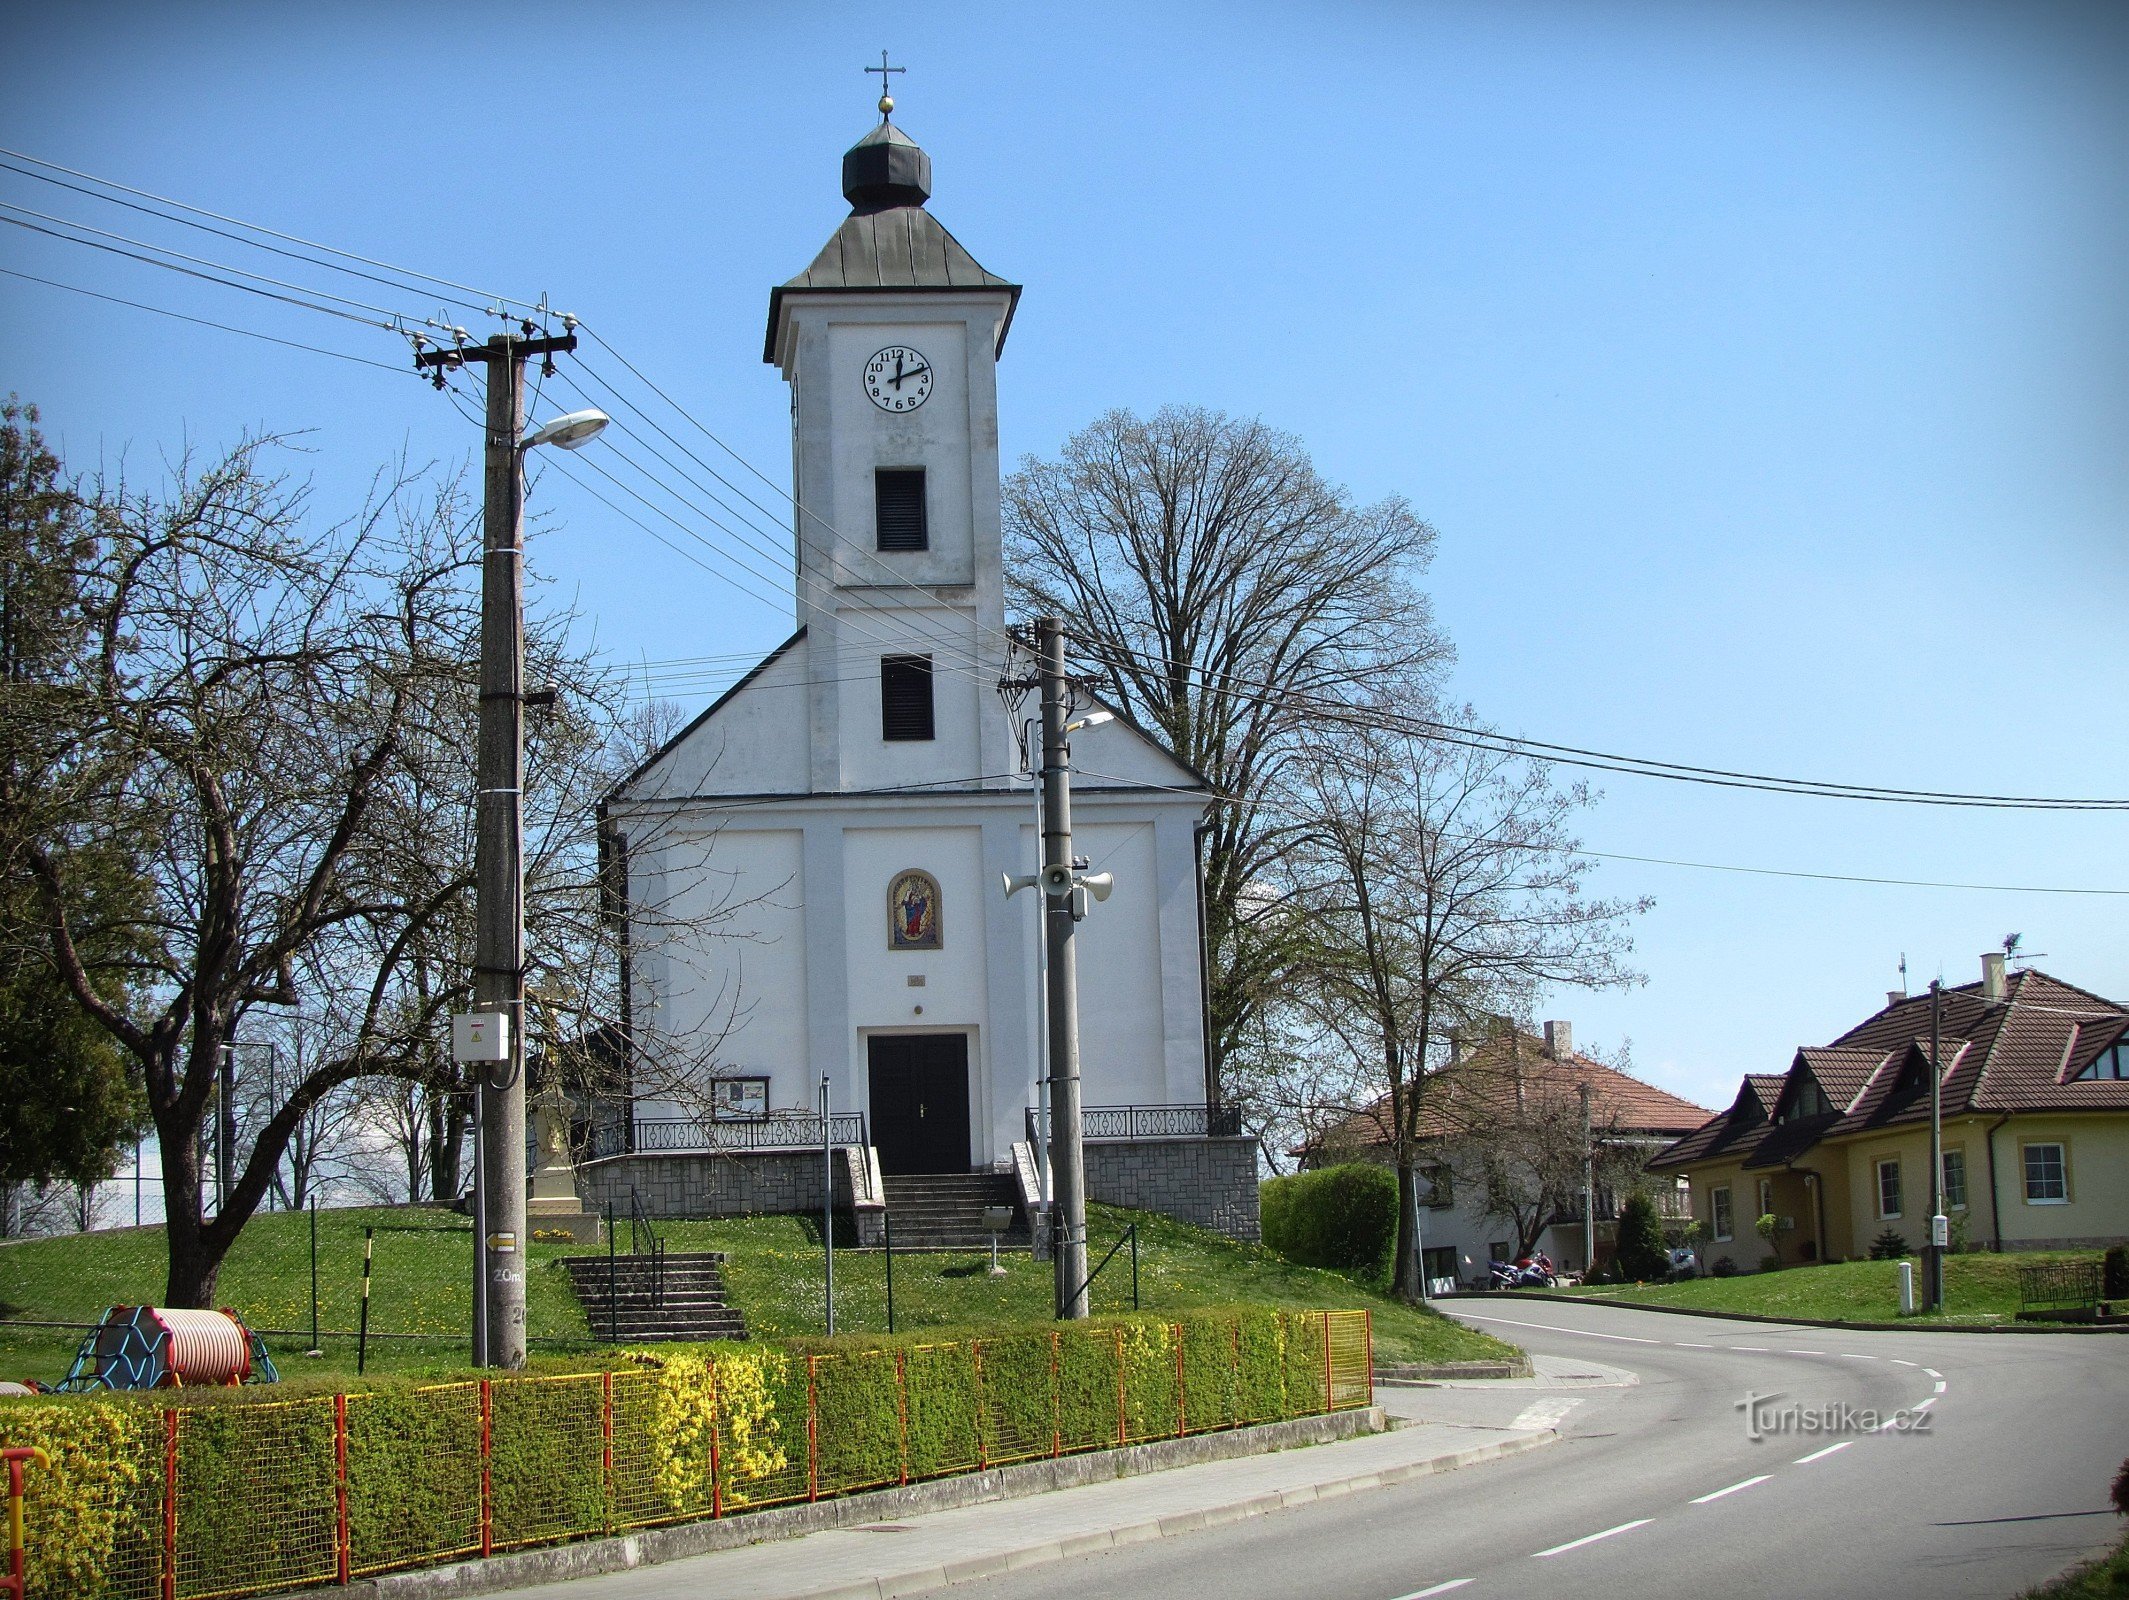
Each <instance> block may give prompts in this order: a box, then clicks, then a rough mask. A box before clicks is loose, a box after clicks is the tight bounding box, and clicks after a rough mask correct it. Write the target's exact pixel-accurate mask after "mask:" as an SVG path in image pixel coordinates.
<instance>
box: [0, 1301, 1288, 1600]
mask: <svg viewBox="0 0 2129 1600" xmlns="http://www.w3.org/2000/svg"><path fill="white" fill-rule="evenodd" d="M1323 1349H1324V1346H1323V1337H1322V1322H1321V1320H1320V1318H1319V1317H1318V1316H1317V1315H1315V1314H1311V1313H1297V1312H1287V1311H1278V1310H1273V1309H1269V1308H1262V1307H1240V1308H1233V1309H1225V1310H1201V1311H1190V1312H1184V1313H1181V1314H1178V1315H1175V1316H1155V1315H1140V1316H1124V1317H1111V1318H1102V1319H1098V1320H1095V1321H1091V1322H1085V1323H1077V1324H1073V1325H1070V1326H1065V1327H1058V1326H1055V1325H1052V1324H1047V1323H1045V1324H1040V1325H1036V1326H1028V1327H1020V1328H1011V1329H1002V1330H996V1331H989V1332H980V1333H978V1332H970V1333H967V1334H963V1335H947V1336H943V1337H942V1336H940V1335H939V1334H936V1333H932V1334H927V1335H924V1336H911V1337H903V1338H888V1339H879V1338H873V1337H846V1338H841V1339H832V1340H831V1339H812V1340H785V1341H780V1342H778V1343H774V1344H771V1343H766V1342H761V1343H740V1344H713V1345H662V1346H656V1347H649V1348H644V1349H639V1350H634V1351H630V1352H626V1353H616V1354H615V1356H614V1357H613V1359H612V1360H611V1361H610V1363H608V1364H606V1365H604V1366H602V1367H600V1368H598V1369H597V1370H592V1371H578V1372H567V1371H552V1372H547V1371H542V1372H537V1373H528V1374H524V1375H521V1376H517V1377H511V1378H497V1379H495V1380H493V1381H492V1382H491V1383H490V1385H489V1395H490V1399H489V1402H488V1405H487V1409H486V1414H485V1418H484V1415H483V1409H482V1404H481V1398H480V1396H481V1386H480V1384H479V1383H478V1382H476V1381H472V1380H470V1379H469V1380H460V1381H455V1382H449V1383H435V1382H428V1383H421V1382H416V1381H414V1380H411V1379H399V1378H380V1379H374V1380H371V1381H369V1382H367V1383H365V1384H364V1385H363V1387H362V1388H361V1389H360V1390H359V1391H354V1392H350V1393H348V1394H347V1395H346V1396H345V1401H344V1407H345V1414H346V1419H347V1423H346V1433H345V1439H344V1444H345V1475H344V1479H343V1477H342V1471H341V1466H340V1457H341V1449H340V1447H341V1443H342V1441H341V1438H340V1436H339V1435H338V1433H337V1430H336V1425H335V1416H336V1405H337V1404H339V1402H336V1400H335V1398H334V1395H333V1393H332V1392H331V1388H330V1385H329V1384H326V1383H324V1382H322V1381H321V1380H316V1379H312V1380H304V1381H299V1382H294V1383H286V1384H282V1385H279V1386H278V1387H274V1388H265V1387H262V1388H253V1389H243V1390H219V1391H201V1390H184V1391H164V1392H161V1393H157V1394H150V1395H110V1394H105V1395H84V1396H52V1397H46V1396H39V1397H35V1398H31V1399H17V1400H0V1444H6V1445H17V1444H36V1445H41V1446H42V1447H43V1448H44V1449H45V1450H47V1451H48V1452H50V1454H51V1456H52V1466H51V1468H50V1469H49V1470H33V1471H32V1472H31V1473H30V1476H29V1498H28V1520H29V1530H30V1552H31V1553H30V1568H29V1573H30V1584H31V1593H32V1594H34V1595H36V1596H38V1597H40V1600H45V1597H52V1600H105V1597H107V1596H110V1597H116V1596H121V1595H129V1596H131V1595H139V1594H144V1593H153V1592H155V1589H156V1588H157V1586H158V1585H159V1581H160V1577H161V1571H162V1561H163V1548H164V1525H163V1506H162V1500H161V1494H162V1484H163V1476H164V1463H165V1450H166V1448H167V1440H168V1435H167V1432H166V1428H167V1426H168V1425H167V1424H166V1421H165V1414H166V1412H173V1411H174V1413H175V1416H176V1437H177V1445H178V1474H177V1487H178V1499H177V1517H178V1539H177V1544H178V1581H179V1588H180V1592H181V1593H188V1592H189V1593H210V1592H217V1591H222V1590H227V1589H232V1588H239V1587H281V1588H288V1587H296V1586H300V1585H302V1584H306V1583H315V1582H320V1581H326V1580H329V1579H330V1577H331V1576H332V1567H333V1564H334V1560H335V1558H336V1556H337V1553H338V1548H339V1544H338V1540H339V1536H338V1533H337V1531H336V1530H337V1526H338V1516H339V1510H338V1502H339V1498H340V1496H341V1495H342V1494H343V1493H344V1495H345V1500H346V1526H347V1541H346V1542H347V1551H346V1556H347V1560H348V1564H349V1569H350V1572H351V1575H354V1576H361V1575H362V1574H364V1573H368V1572H377V1571H384V1570H389V1569H392V1568H396V1567H406V1566H415V1565H419V1564H422V1563H424V1562H428V1561H438V1560H443V1559H447V1558H450V1557H453V1556H458V1555H463V1554H466V1553H469V1552H474V1551H477V1550H479V1548H480V1546H481V1541H482V1506H483V1470H484V1468H485V1475H486V1506H487V1512H488V1518H489V1529H488V1532H489V1535H490V1538H491V1541H492V1545H493V1547H494V1548H496V1549H505V1548H509V1547H512V1546H516V1545H524V1544H531V1543H538V1542H542V1541H551V1540H556V1539H565V1538H572V1537H580V1536H584V1535H588V1534H597V1533H603V1532H611V1531H613V1530H615V1529H618V1528H623V1527H630V1526H639V1525H644V1524H649V1523H656V1522H671V1521H681V1520H686V1519H689V1518H694V1517H701V1516H707V1515H711V1514H713V1512H714V1511H715V1510H717V1509H720V1508H721V1509H722V1510H723V1511H724V1512H727V1513H730V1512H737V1511H744V1510H746V1509H749V1508H752V1507H758V1506H766V1505H773V1504H777V1503H780V1502H784V1501H788V1500H796V1499H803V1498H805V1497H807V1496H808V1495H809V1494H814V1493H817V1494H819V1495H822V1496H828V1495H835V1494H843V1493H849V1492H852V1491H854V1490H858V1489H863V1488H868V1487H872V1486H875V1485H881V1484H888V1483H896V1482H901V1481H904V1480H915V1479H920V1478H931V1477H941V1476H945V1475H948V1474H952V1473H956V1472H966V1471H971V1470H974V1469H976V1468H977V1467H979V1466H986V1465H988V1466H996V1465H1001V1464H1004V1463H1007V1462H1011V1461H1018V1460H1027V1459H1030V1458H1032V1457H1036V1456H1046V1455H1049V1454H1051V1453H1053V1452H1055V1451H1059V1450H1062V1451H1066V1452H1070V1451H1074V1450H1088V1449H1101V1448H1106V1447H1111V1446H1114V1445H1115V1444H1117V1443H1118V1442H1119V1439H1120V1438H1121V1439H1123V1440H1125V1441H1136V1440H1140V1439H1157V1438H1166V1437H1172V1436H1174V1435H1175V1434H1176V1433H1177V1432H1178V1431H1179V1430H1182V1429H1184V1428H1186V1427H1187V1429H1188V1430H1189V1431H1192V1432H1196V1431H1200V1430H1202V1429H1206V1428H1214V1427H1227V1426H1234V1425H1238V1424H1242V1423H1248V1422H1263V1421H1272V1420H1276V1419H1279V1418H1284V1417H1292V1416H1301V1415H1307V1414H1311V1413H1314V1412H1318V1411H1321V1410H1323V1409H1324V1408H1325V1405H1324V1402H1325V1385H1324V1370H1323V1359H1324V1357H1323ZM809 1422H816V1423H817V1426H813V1427H809ZM484 1439H485V1441H486V1443H485V1450H484V1448H483V1440H484Z"/></svg>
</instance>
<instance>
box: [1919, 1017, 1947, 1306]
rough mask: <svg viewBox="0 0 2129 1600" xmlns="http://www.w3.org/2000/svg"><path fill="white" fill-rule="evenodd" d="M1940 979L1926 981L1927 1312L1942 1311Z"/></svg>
mask: <svg viewBox="0 0 2129 1600" xmlns="http://www.w3.org/2000/svg"><path fill="white" fill-rule="evenodd" d="M1943 1005H1944V980H1943V979H1941V978H1932V979H1930V981H1929V1248H1928V1249H1927V1250H1925V1251H1924V1252H1923V1257H1922V1259H1923V1263H1924V1266H1923V1282H1922V1298H1923V1300H1924V1302H1925V1303H1926V1305H1927V1306H1928V1309H1930V1310H1931V1311H1942V1310H1943V1309H1944V1246H1943V1245H1941V1244H1940V1243H1938V1242H1937V1226H1938V1222H1939V1220H1940V1219H1941V1218H1942V1216H1943V1214H1944V1105H1943V1100H1944V1092H1943V1091H1944V1073H1943V1071H1942V1069H1941V1068H1939V1066H1938V1065H1937V1049H1938V1044H1939V1042H1940V1030H1941V1023H1942V1011H1943Z"/></svg>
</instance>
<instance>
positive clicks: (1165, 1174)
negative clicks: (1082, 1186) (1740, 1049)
mask: <svg viewBox="0 0 2129 1600" xmlns="http://www.w3.org/2000/svg"><path fill="white" fill-rule="evenodd" d="M1085 1148H1086V1164H1087V1198H1088V1199H1089V1200H1098V1201H1100V1202H1101V1203H1102V1204H1103V1205H1111V1206H1130V1207H1132V1208H1133V1209H1135V1210H1139V1211H1158V1212H1161V1213H1162V1214H1163V1215H1165V1216H1170V1217H1174V1218H1176V1219H1177V1220H1178V1221H1181V1222H1192V1223H1196V1224H1197V1225H1198V1226H1199V1227H1201V1228H1210V1229H1212V1230H1213V1231H1214V1232H1216V1233H1224V1234H1226V1235H1227V1236H1228V1237H1229V1238H1230V1239H1249V1240H1255V1239H1257V1238H1259V1237H1261V1234H1262V1230H1261V1229H1260V1228H1259V1226H1258V1219H1257V1141H1256V1140H1254V1139H1249V1138H1238V1139H1103V1140H1099V1141H1096V1142H1094V1143H1091V1144H1089V1145H1087V1146H1086V1147H1085Z"/></svg>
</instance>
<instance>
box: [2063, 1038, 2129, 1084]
mask: <svg viewBox="0 0 2129 1600" xmlns="http://www.w3.org/2000/svg"><path fill="white" fill-rule="evenodd" d="M2108 1078H2116V1079H2120V1078H2129V1036H2125V1037H2123V1038H2120V1039H2117V1040H2115V1041H2114V1043H2112V1044H2110V1045H2108V1046H2107V1048H2106V1049H2104V1050H2102V1051H2101V1052H2100V1053H2099V1054H2098V1055H2097V1056H2095V1057H2093V1058H2092V1064H2091V1065H2090V1066H2088V1067H2086V1068H2085V1070H2084V1071H2082V1072H2080V1073H2079V1074H2078V1075H2077V1077H2076V1079H2075V1081H2076V1082H2078V1083H2094V1082H2098V1081H2102V1080H2105V1079H2108Z"/></svg>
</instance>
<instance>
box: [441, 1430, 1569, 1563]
mask: <svg viewBox="0 0 2129 1600" xmlns="http://www.w3.org/2000/svg"><path fill="white" fill-rule="evenodd" d="M1385 1398H1386V1399H1389V1398H1390V1397H1388V1396H1386V1397H1385ZM1397 1398H1398V1400H1402V1397H1397ZM1392 1403H1393V1404H1397V1401H1393V1402H1392ZM1397 1408H1398V1409H1404V1407H1403V1406H1402V1405H1401V1404H1399V1405H1398V1407H1397ZM1558 1437H1559V1435H1558V1433H1557V1432H1556V1431H1555V1430H1553V1429H1551V1428H1535V1429H1533V1428H1523V1429H1516V1428H1507V1427H1474V1426H1471V1425H1458V1424H1449V1423H1428V1422H1420V1423H1410V1424H1406V1425H1402V1426H1396V1427H1393V1428H1392V1429H1391V1430H1390V1431H1388V1432H1385V1433H1376V1434H1368V1435H1363V1436H1362V1437H1359V1438H1354V1439H1347V1440H1344V1441H1341V1442H1338V1443H1332V1444H1320V1445H1312V1446H1309V1447H1306V1448H1302V1449H1294V1450H1281V1451H1277V1452H1275V1453H1273V1454H1270V1455H1257V1456H1245V1457H1241V1458H1238V1459H1234V1460H1227V1461H1215V1462H1208V1463H1206V1464H1203V1465H1199V1466H1189V1467H1177V1468H1173V1469H1171V1470H1168V1471H1164V1472H1157V1473H1153V1474H1149V1475H1147V1476H1143V1477H1131V1478H1120V1479H1113V1480H1110V1481H1106V1482H1102V1483H1095V1484H1088V1485H1086V1486H1084V1487H1081V1488H1073V1489H1061V1490H1057V1491H1055V1492H1052V1493H1048V1494H1043V1495H1039V1496H1035V1497H1033V1498H1029V1499H1017V1500H993V1501H987V1502H984V1503H982V1504H978V1505H968V1506H960V1507H957V1508H955V1509H952V1510H947V1511H937V1512H929V1513H924V1514H920V1515H915V1516H908V1517H904V1518H903V1519H901V1520H899V1521H894V1522H877V1523H870V1524H860V1525H857V1526H853V1527H845V1528H837V1529H831V1530H827V1531H823V1532H819V1533H811V1534H807V1535H805V1536H804V1537H802V1538H798V1539H788V1540H784V1541H781V1542H778V1543H774V1544H758V1545H750V1546H747V1547H745V1548H743V1549H736V1550H721V1551H717V1552H715V1553H713V1554H708V1555H700V1556H689V1557H685V1558H683V1559H681V1560H677V1561H670V1562H663V1563H660V1564H658V1565H655V1566H646V1567H642V1568H638V1569H636V1570H633V1571H626V1572H607V1573H604V1574H601V1575H598V1576H591V1577H584V1578H578V1579H574V1580H572V1581H570V1582H569V1583H568V1584H567V1586H566V1587H567V1592H568V1595H569V1597H570V1600H649V1597H652V1596H659V1595H670V1594H681V1593H715V1594H716V1595H717V1596H718V1597H719V1600H855V1597H863V1600H888V1597H890V1596H898V1595H911V1594H921V1593H923V1592H925V1591H927V1590H931V1589H938V1588H943V1587H944V1586H946V1585H948V1584H952V1583H959V1582H962V1581H964V1580H966V1579H970V1578H980V1577H984V1576H988V1575H990V1574H993V1573H998V1572H1006V1571H1011V1570H1014V1569H1017V1568H1021V1567H1029V1566H1038V1565H1041V1564H1043V1563H1045V1562H1051V1561H1062V1560H1064V1559H1065V1558H1066V1557H1068V1556H1075V1555H1085V1554H1089V1553H1092V1552H1095V1551H1100V1550H1107V1549H1111V1548H1114V1547H1116V1546H1119V1545H1128V1544H1139V1543H1143V1542H1145V1541H1148V1540H1152V1539H1165V1538H1170V1537H1173V1536H1175V1535H1177V1534H1185V1533H1191V1532H1194V1531H1196V1530H1198V1529H1200V1528H1209V1527H1216V1526H1218V1525H1220V1524H1222V1523H1228V1522H1236V1521H1240V1520H1241V1519H1243V1518H1245V1517H1254V1516H1260V1515H1263V1514H1264V1513H1266V1512H1271V1511H1278V1510H1282V1509H1284V1508H1285V1507H1288V1506H1297V1505H1306V1504H1308V1503H1309V1502H1311V1501H1315V1500H1325V1499H1329V1498H1331V1497H1333V1496H1336V1495H1343V1494H1349V1493H1351V1492H1353V1491H1354V1490H1357V1489H1369V1488H1375V1487H1378V1486H1381V1485H1384V1484H1391V1483H1399V1482H1402V1481H1404V1480H1406V1479H1408V1478H1415V1477H1421V1476H1424V1475H1426V1474H1429V1473H1435V1472H1446V1471H1449V1470H1452V1469H1453V1468H1456V1467H1461V1466H1469V1465H1472V1464H1474V1463H1477V1462H1481V1461H1487V1460H1491V1459H1493V1458H1495V1457H1498V1456H1503V1455H1508V1454H1511V1453H1513V1452H1516V1451H1519V1450H1527V1449H1531V1448H1533V1447H1535V1446H1538V1445H1543V1444H1550V1443H1553V1442H1554V1441H1556V1440H1557V1439H1558ZM418 1576H419V1575H418V1574H412V1573H409V1574H406V1577H408V1578H415V1577H418ZM541 1587H542V1588H544V1589H546V1590H547V1591H549V1592H551V1593H554V1594H556V1595H560V1594H561V1593H562V1591H563V1588H564V1586H563V1585H561V1584H550V1585H542V1586H541Z"/></svg>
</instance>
